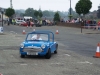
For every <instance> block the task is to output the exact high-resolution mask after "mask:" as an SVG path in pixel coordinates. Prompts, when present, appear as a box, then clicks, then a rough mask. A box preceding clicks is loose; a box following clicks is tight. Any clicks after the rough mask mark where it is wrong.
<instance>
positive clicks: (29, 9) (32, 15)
mask: <svg viewBox="0 0 100 75" xmlns="http://www.w3.org/2000/svg"><path fill="white" fill-rule="evenodd" d="M34 12H35V10H34V9H33V8H28V9H26V10H25V16H31V17H35V16H34Z"/></svg>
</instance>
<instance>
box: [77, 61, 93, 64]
mask: <svg viewBox="0 0 100 75" xmlns="http://www.w3.org/2000/svg"><path fill="white" fill-rule="evenodd" d="M78 63H81V64H93V63H91V62H89V61H85V62H78Z"/></svg>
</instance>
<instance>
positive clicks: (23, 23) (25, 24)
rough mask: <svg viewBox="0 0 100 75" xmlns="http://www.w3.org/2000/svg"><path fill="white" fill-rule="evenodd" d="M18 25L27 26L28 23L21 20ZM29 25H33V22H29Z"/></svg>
mask: <svg viewBox="0 0 100 75" xmlns="http://www.w3.org/2000/svg"><path fill="white" fill-rule="evenodd" d="M20 25H21V26H28V23H27V22H22V23H21V24H20ZM30 25H31V26H32V27H33V26H34V23H33V22H30Z"/></svg>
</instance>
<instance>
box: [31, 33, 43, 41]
mask: <svg viewBox="0 0 100 75" xmlns="http://www.w3.org/2000/svg"><path fill="white" fill-rule="evenodd" d="M40 36H41V35H40V34H37V35H33V36H32V38H31V40H42V38H41V37H40Z"/></svg>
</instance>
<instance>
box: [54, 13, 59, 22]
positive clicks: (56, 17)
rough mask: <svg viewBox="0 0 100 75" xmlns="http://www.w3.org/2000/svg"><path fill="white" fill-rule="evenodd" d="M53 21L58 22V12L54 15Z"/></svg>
mask: <svg viewBox="0 0 100 75" xmlns="http://www.w3.org/2000/svg"><path fill="white" fill-rule="evenodd" d="M54 21H57V22H59V21H60V15H59V13H58V12H56V13H55V15H54Z"/></svg>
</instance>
